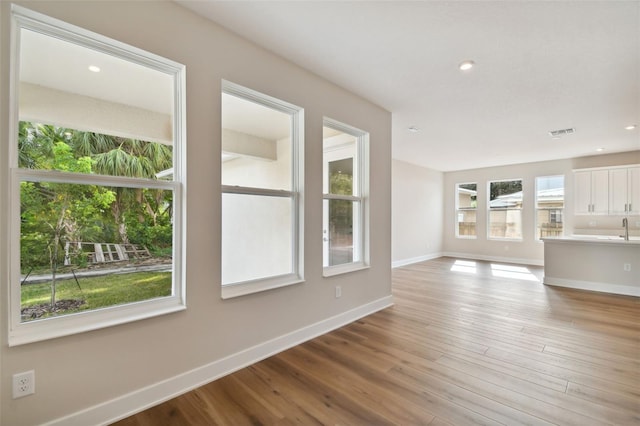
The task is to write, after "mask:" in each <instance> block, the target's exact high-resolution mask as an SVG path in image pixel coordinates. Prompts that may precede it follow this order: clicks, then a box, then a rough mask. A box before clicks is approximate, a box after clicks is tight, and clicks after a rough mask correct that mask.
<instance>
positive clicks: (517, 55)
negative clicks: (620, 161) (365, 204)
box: [176, 0, 640, 171]
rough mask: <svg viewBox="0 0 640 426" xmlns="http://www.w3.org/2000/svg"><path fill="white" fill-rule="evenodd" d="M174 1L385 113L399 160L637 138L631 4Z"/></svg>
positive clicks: (541, 156) (617, 146) (536, 156)
mask: <svg viewBox="0 0 640 426" xmlns="http://www.w3.org/2000/svg"><path fill="white" fill-rule="evenodd" d="M176 2H177V3H179V4H181V5H183V6H184V7H187V8H189V9H191V10H193V11H195V12H196V13H198V14H200V15H202V16H204V17H206V18H208V19H210V20H212V21H214V22H216V23H218V24H219V25H221V26H223V27H226V28H227V29H229V30H230V31H232V32H235V33H237V34H239V35H240V36H242V37H244V38H246V39H248V40H251V41H253V42H254V43H256V44H258V45H261V46H263V47H265V48H266V49H268V50H270V51H272V52H274V53H276V54H278V55H280V56H282V57H285V58H287V59H288V60H290V61H292V62H294V63H296V64H298V65H300V66H301V67H304V68H306V69H309V70H311V71H313V72H315V73H316V74H318V75H320V76H322V77H324V78H326V79H328V80H330V81H332V82H334V83H336V84H338V85H340V86H342V87H344V88H346V89H348V90H350V91H352V92H354V93H356V94H358V95H360V96H362V97H364V98H366V99H368V100H370V101H372V102H374V103H375V104H378V105H380V106H381V107H383V108H385V109H387V110H388V111H390V112H391V113H392V117H393V142H392V146H393V157H394V158H395V159H398V160H403V161H407V162H410V163H414V164H418V165H420V166H424V167H428V168H431V169H435V170H441V171H453V170H463V169H473V168H479V167H490V166H499V165H505V164H518V163H525V162H533V161H545V160H554V159H562V158H571V157H580V156H586V155H598V154H607V153H613V152H624V151H631V150H637V149H640V128H636V129H634V130H625V127H626V126H629V125H633V124H636V125H640V1H602V2H594V1H566V2H565V1H544V2H543V1H500V2H493V1H469V2H467V1H411V2H405V1H387V2H369V1H353V2H342V1H326V2H318V1H315V2H314V1H288V2H272V1H255V2H254V1H241V2H235V1H203V0H198V1H188V0H176ZM465 60H473V61H474V62H475V64H476V66H475V67H474V68H473V69H471V70H470V71H460V70H459V69H458V65H459V64H460V63H461V62H462V61H465ZM409 127H416V128H418V129H419V131H417V132H410V131H409V130H408V128H409ZM566 128H574V129H575V132H574V133H572V134H569V135H565V136H563V137H561V138H559V139H553V138H552V137H551V136H550V135H549V131H551V130H557V129H566ZM598 148H602V149H603V150H602V151H596V149H598Z"/></svg>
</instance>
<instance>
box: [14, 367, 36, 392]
mask: <svg viewBox="0 0 640 426" xmlns="http://www.w3.org/2000/svg"><path fill="white" fill-rule="evenodd" d="M34 393H36V373H35V371H34V370H30V371H25V372H24V373H17V374H14V375H13V399H16V398H22V397H23V396H27V395H31V394H34Z"/></svg>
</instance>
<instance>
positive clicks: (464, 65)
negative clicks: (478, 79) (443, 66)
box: [458, 61, 476, 71]
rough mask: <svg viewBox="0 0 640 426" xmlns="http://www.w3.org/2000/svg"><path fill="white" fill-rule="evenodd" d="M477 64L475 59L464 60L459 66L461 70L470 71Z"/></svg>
mask: <svg viewBox="0 0 640 426" xmlns="http://www.w3.org/2000/svg"><path fill="white" fill-rule="evenodd" d="M475 64H476V63H475V62H473V61H464V62H462V63H460V65H458V68H460V70H461V71H468V70H470V69H471V68H473V67H474V65H475Z"/></svg>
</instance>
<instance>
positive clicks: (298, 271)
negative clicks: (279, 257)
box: [220, 80, 304, 299]
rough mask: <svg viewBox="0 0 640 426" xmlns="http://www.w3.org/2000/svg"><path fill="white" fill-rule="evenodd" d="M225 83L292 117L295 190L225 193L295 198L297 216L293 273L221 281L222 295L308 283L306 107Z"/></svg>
mask: <svg viewBox="0 0 640 426" xmlns="http://www.w3.org/2000/svg"><path fill="white" fill-rule="evenodd" d="M221 85H222V92H223V93H226V94H229V95H233V96H236V97H238V98H241V99H245V100H248V101H251V102H254V103H256V104H258V105H263V106H265V107H268V108H271V109H274V110H276V111H280V112H283V113H285V114H288V115H290V116H291V164H292V167H291V191H281V190H272V189H267V188H249V187H242V186H233V185H221V195H222V194H244V195H260V196H270V197H285V198H290V199H291V203H292V215H293V218H292V219H293V220H292V223H291V227H292V229H291V231H292V233H291V235H292V241H291V243H292V247H293V248H292V250H291V252H292V253H291V256H292V259H291V265H292V272H291V273H289V274H283V275H276V276H269V277H265V278H259V279H256V280H249V281H241V282H235V283H229V284H224V285H222V284H221V285H220V287H221V297H222V298H223V299H230V298H234V297H239V296H244V295H248V294H253V293H257V292H261V291H266V290H271V289H275V288H279V287H284V286H288V285H293V284H298V283H302V282H304V214H303V212H304V208H303V207H304V205H303V196H302V194H303V187H304V161H303V159H304V109H302V108H300V107H298V106H295V105H293V104H290V103H288V102H285V101H282V100H280V99H277V98H274V97H271V96H268V95H265V94H262V93H260V92H257V91H255V90H252V89H249V88H247V87H244V86H240V85H239V84H236V83H232V82H230V81H227V80H222V82H221ZM221 249H222V248H221Z"/></svg>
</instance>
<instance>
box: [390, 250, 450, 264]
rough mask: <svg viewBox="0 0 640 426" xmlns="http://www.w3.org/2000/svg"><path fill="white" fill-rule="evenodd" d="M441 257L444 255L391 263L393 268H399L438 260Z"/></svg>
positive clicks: (419, 257) (432, 255)
mask: <svg viewBox="0 0 640 426" xmlns="http://www.w3.org/2000/svg"><path fill="white" fill-rule="evenodd" d="M439 257H442V253H440V252H438V253H430V254H425V255H423V256H418V257H412V258H410V259H401V260H394V261H393V262H391V267H392V268H399V267H401V266H406V265H411V264H413V263H419V262H425V261H427V260H432V259H437V258H439Z"/></svg>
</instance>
